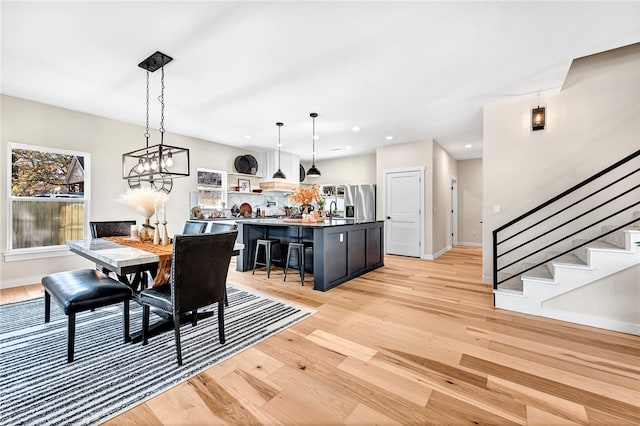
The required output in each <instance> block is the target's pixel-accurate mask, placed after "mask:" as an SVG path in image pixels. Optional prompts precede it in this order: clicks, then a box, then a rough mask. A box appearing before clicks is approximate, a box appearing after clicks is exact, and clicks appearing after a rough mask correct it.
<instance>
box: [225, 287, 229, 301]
mask: <svg viewBox="0 0 640 426" xmlns="http://www.w3.org/2000/svg"><path fill="white" fill-rule="evenodd" d="M224 306H229V298H228V297H227V285H226V284H225V285H224Z"/></svg>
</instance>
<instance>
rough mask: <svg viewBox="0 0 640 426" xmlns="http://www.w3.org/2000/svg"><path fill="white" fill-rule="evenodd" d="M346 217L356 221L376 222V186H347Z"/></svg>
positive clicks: (345, 199) (345, 192)
mask: <svg viewBox="0 0 640 426" xmlns="http://www.w3.org/2000/svg"><path fill="white" fill-rule="evenodd" d="M344 209H345V216H346V217H352V218H354V219H355V220H356V221H369V220H371V221H373V220H376V186H375V185H374V184H366V185H346V186H345V189H344Z"/></svg>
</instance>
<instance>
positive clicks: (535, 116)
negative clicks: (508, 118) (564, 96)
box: [531, 105, 546, 130]
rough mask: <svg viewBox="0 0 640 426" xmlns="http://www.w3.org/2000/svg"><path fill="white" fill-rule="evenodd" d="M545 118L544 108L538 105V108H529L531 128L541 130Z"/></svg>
mask: <svg viewBox="0 0 640 426" xmlns="http://www.w3.org/2000/svg"><path fill="white" fill-rule="evenodd" d="M545 120H546V115H545V108H544V107H541V106H540V105H538V108H534V109H532V110H531V130H543V129H544V123H545Z"/></svg>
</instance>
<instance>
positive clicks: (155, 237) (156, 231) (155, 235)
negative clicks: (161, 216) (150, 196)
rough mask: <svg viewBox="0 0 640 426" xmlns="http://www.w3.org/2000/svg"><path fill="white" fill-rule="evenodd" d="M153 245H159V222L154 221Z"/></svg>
mask: <svg viewBox="0 0 640 426" xmlns="http://www.w3.org/2000/svg"><path fill="white" fill-rule="evenodd" d="M153 244H160V222H159V221H158V219H156V229H154V230H153Z"/></svg>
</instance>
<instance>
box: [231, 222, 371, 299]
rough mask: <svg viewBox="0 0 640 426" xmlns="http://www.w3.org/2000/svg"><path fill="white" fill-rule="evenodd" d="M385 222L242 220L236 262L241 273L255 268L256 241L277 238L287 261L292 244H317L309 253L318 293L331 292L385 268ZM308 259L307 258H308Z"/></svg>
mask: <svg viewBox="0 0 640 426" xmlns="http://www.w3.org/2000/svg"><path fill="white" fill-rule="evenodd" d="M383 224H384V222H383V221H367V222H355V221H354V220H349V219H334V220H329V219H327V220H325V221H324V222H318V223H291V222H285V221H284V220H282V219H254V220H252V219H249V220H242V221H238V222H237V225H238V240H237V241H238V242H240V243H242V244H244V247H245V248H244V250H242V251H241V253H240V256H238V258H237V261H236V269H237V270H238V271H241V272H245V271H251V270H252V269H253V259H254V255H255V248H256V240H258V239H260V238H277V239H279V240H280V243H281V250H282V252H281V253H275V254H276V256H275V257H278V254H279V255H280V257H281V258H282V259H283V262H284V261H286V254H287V251H286V247H287V245H288V244H289V242H306V241H311V242H313V250H308V251H307V253H308V254H307V256H308V257H309V260H308V261H305V263H306V264H307V265H308V266H309V267H310V268H312V269H311V270H312V272H313V288H314V290H319V291H327V290H329V289H331V288H333V287H336V286H338V285H340V284H342V283H344V282H346V281H349V280H351V279H353V278H355V277H357V276H359V275H362V274H364V273H366V272H369V271H372V270H374V269H376V268H379V267H381V266H384V244H383V242H384V241H383V238H384V232H383ZM305 259H307V258H306V257H305Z"/></svg>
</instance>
